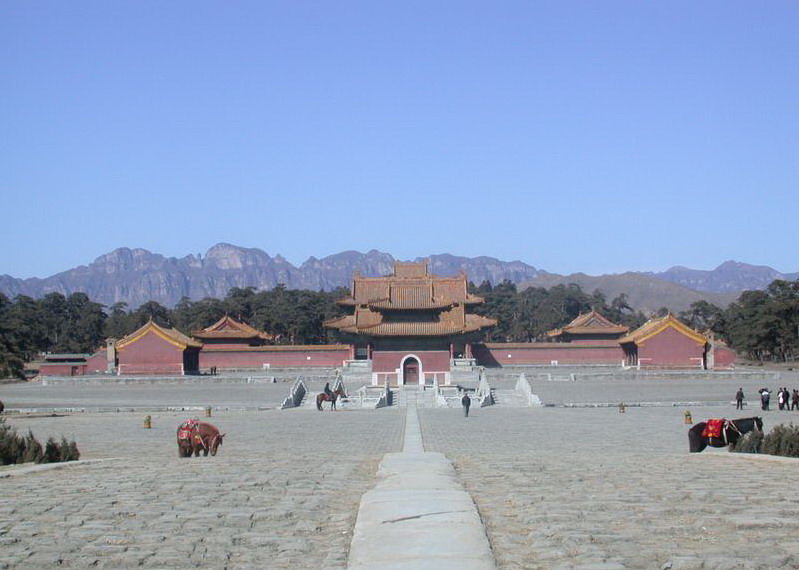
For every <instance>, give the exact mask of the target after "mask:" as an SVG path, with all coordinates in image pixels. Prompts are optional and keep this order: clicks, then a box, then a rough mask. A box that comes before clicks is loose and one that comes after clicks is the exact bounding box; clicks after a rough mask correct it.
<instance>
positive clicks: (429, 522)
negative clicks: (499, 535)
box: [348, 400, 496, 570]
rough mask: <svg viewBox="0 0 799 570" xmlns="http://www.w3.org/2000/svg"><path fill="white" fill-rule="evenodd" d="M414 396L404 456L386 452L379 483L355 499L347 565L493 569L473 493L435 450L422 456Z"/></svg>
mask: <svg viewBox="0 0 799 570" xmlns="http://www.w3.org/2000/svg"><path fill="white" fill-rule="evenodd" d="M415 403H416V402H415V400H409V401H408V408H407V412H406V420H405V441H404V445H403V451H402V453H389V454H386V455H385V456H384V458H383V460H382V461H381V463H380V468H379V470H378V478H379V479H380V482H379V483H378V484H377V486H376V487H375V488H374V489H372V490H371V491H368V492H367V493H366V494H364V496H363V497H362V498H361V505H360V508H359V509H358V519H357V521H356V523H355V532H354V535H353V539H352V543H351V545H350V554H349V565H348V568H350V569H352V570H364V569H367V568H369V569H372V568H386V569H391V570H406V569H411V568H413V569H425V568H430V569H431V570H432V569H444V570H446V569H450V568H451V569H453V570H455V569H458V570H460V569H464V570H472V569H473V570H484V569H494V568H496V565H495V563H494V557H493V555H492V554H491V547H490V546H489V543H488V538H487V537H486V534H485V529H484V528H483V524H482V521H481V520H480V515H479V514H478V512H477V507H475V504H474V501H473V500H472V497H471V495H469V493H467V492H466V491H465V490H464V488H463V486H462V485H461V484H460V483H459V482H458V480H457V477H456V473H455V468H454V467H453V465H452V462H450V461H449V460H448V459H447V458H446V456H444V455H443V454H441V453H426V452H425V451H424V445H423V442H422V434H421V429H420V427H419V418H418V415H417V411H416V405H415Z"/></svg>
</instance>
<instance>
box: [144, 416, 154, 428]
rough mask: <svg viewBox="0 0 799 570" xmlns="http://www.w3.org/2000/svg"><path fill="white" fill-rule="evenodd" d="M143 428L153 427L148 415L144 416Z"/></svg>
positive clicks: (151, 419)
mask: <svg viewBox="0 0 799 570" xmlns="http://www.w3.org/2000/svg"><path fill="white" fill-rule="evenodd" d="M144 427H145V428H147V429H150V428H152V427H153V418H151V417H150V416H149V415H147V416H144Z"/></svg>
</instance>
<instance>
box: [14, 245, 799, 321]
mask: <svg viewBox="0 0 799 570" xmlns="http://www.w3.org/2000/svg"><path fill="white" fill-rule="evenodd" d="M420 259H429V261H430V270H431V272H432V273H434V274H436V275H444V276H447V275H455V274H457V273H458V272H459V271H465V272H466V275H467V276H468V278H469V280H470V281H472V282H473V283H477V284H479V283H481V282H483V281H489V282H491V283H492V284H497V283H500V282H502V281H504V280H510V281H512V282H513V283H516V284H517V285H518V286H519V288H524V287H528V286H536V287H552V286H554V285H557V284H561V283H577V284H578V285H580V287H582V289H583V290H584V291H586V292H589V293H590V292H592V291H594V290H595V289H599V290H601V291H602V292H603V293H605V296H606V297H607V299H608V300H610V299H612V298H614V297H616V296H617V295H618V294H619V293H625V294H626V295H627V297H628V300H629V302H630V305H631V306H633V307H634V308H636V309H639V310H642V311H644V312H653V311H656V310H657V309H659V308H660V307H664V306H665V307H668V308H670V309H671V310H673V311H681V310H684V309H686V308H688V306H689V305H690V304H691V303H693V302H695V301H698V300H702V299H704V300H707V301H710V302H712V303H714V304H717V305H720V306H726V305H727V304H728V303H729V302H731V301H732V300H734V299H735V298H736V297H737V295H738V294H739V293H740V292H741V291H743V290H747V289H764V288H765V287H766V286H768V284H769V283H771V282H772V281H773V280H774V279H787V280H795V279H797V278H799V273H792V274H781V273H779V272H778V271H776V270H774V269H772V268H770V267H764V266H754V265H748V264H745V263H739V262H735V261H727V262H725V263H722V264H721V265H719V266H718V267H717V268H716V269H713V270H711V271H701V270H695V269H688V268H685V267H672V268H671V269H668V270H667V271H664V272H662V273H636V272H629V273H622V274H613V275H601V276H590V275H585V274H583V273H575V274H572V275H558V274H554V273H548V272H546V271H544V270H541V269H536V268H535V267H533V266H531V265H528V264H526V263H523V262H521V261H501V260H498V259H495V258H492V257H459V256H455V255H450V254H439V255H430V256H427V257H426V258H417V260H420ZM393 263H394V257H392V256H391V255H390V254H388V253H383V252H380V251H376V250H371V251H369V252H367V253H360V252H357V251H345V252H341V253H337V254H334V255H330V256H327V257H324V258H322V259H317V258H316V257H310V258H309V259H307V260H306V261H305V262H304V263H302V264H301V265H300V266H299V267H295V266H294V265H292V264H291V263H289V262H288V261H286V259H284V258H283V257H281V256H280V255H276V256H274V257H273V256H270V255H269V254H267V253H266V252H264V251H262V250H260V249H256V248H243V247H239V246H235V245H230V244H226V243H220V244H217V245H215V246H213V247H211V248H210V249H209V250H208V251H207V252H206V254H205V255H204V256H203V255H188V256H186V257H182V258H179V259H178V258H174V257H164V256H163V255H160V254H157V253H152V252H150V251H147V250H145V249H129V248H126V247H123V248H119V249H116V250H114V251H112V252H110V253H107V254H105V255H101V256H100V257H98V258H97V259H95V260H94V261H93V262H92V263H90V264H89V265H88V266H84V265H82V266H79V267H76V268H74V269H70V270H67V271H64V272H61V273H58V274H56V275H53V276H51V277H47V278H44V279H40V278H31V279H17V278H14V277H11V276H9V275H2V276H0V293H4V294H5V295H6V296H8V297H14V296H16V295H28V296H31V297H35V298H38V297H42V296H44V295H46V294H48V293H52V292H58V293H62V294H63V295H70V294H72V293H74V292H77V291H82V292H85V293H86V294H87V295H88V296H89V298H91V299H92V300H94V301H97V302H99V303H102V304H104V305H106V306H110V305H112V304H114V303H118V302H124V303H127V304H128V307H129V308H135V307H138V306H139V305H141V304H142V303H145V302H147V301H150V300H152V301H157V302H158V303H161V304H162V305H165V306H168V307H171V306H174V305H175V304H176V303H177V302H178V301H179V300H180V299H181V298H182V297H189V298H190V299H193V300H198V299H202V298H205V297H216V298H223V297H225V296H226V295H227V293H228V291H229V290H230V289H231V288H232V287H254V288H255V289H257V290H263V289H271V288H272V287H275V286H277V285H278V284H284V285H285V286H286V287H288V288H289V289H312V290H317V291H318V290H331V289H334V288H336V287H349V286H350V284H351V282H352V275H353V272H354V271H359V272H360V273H361V274H362V275H365V276H380V275H388V274H390V273H391V272H392V270H393Z"/></svg>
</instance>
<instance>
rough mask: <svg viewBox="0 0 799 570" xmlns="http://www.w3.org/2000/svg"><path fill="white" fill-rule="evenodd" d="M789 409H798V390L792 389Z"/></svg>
mask: <svg viewBox="0 0 799 570" xmlns="http://www.w3.org/2000/svg"><path fill="white" fill-rule="evenodd" d="M791 410H799V390H794V391H793V395H792V396H791Z"/></svg>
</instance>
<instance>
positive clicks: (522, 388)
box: [516, 372, 544, 407]
mask: <svg viewBox="0 0 799 570" xmlns="http://www.w3.org/2000/svg"><path fill="white" fill-rule="evenodd" d="M516 391H517V392H521V394H522V395H523V396H524V399H525V401H526V402H527V405H528V406H530V407H536V406H543V405H544V404H543V403H542V402H541V398H539V397H538V396H537V395H536V394H533V389H532V387H531V386H530V382H528V381H527V376H525V375H524V372H522V373H521V374H519V379H518V380H517V381H516Z"/></svg>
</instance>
